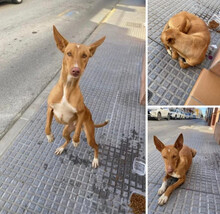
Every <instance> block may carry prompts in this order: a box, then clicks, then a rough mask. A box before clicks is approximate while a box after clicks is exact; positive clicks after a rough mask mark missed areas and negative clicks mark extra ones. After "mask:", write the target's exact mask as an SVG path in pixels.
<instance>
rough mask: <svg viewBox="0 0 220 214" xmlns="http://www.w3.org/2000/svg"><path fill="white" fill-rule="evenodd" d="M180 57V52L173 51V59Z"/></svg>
mask: <svg viewBox="0 0 220 214" xmlns="http://www.w3.org/2000/svg"><path fill="white" fill-rule="evenodd" d="M178 57H179V54H178V53H177V52H176V51H174V50H173V51H172V58H173V59H178Z"/></svg>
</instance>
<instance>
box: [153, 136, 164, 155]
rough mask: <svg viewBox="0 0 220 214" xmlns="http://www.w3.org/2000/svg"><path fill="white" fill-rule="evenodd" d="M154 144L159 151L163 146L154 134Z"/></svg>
mask: <svg viewBox="0 0 220 214" xmlns="http://www.w3.org/2000/svg"><path fill="white" fill-rule="evenodd" d="M154 144H155V146H156V148H157V150H159V151H160V152H161V151H162V150H163V149H164V148H165V145H164V144H163V143H162V142H161V141H160V140H159V139H158V138H157V137H156V136H154Z"/></svg>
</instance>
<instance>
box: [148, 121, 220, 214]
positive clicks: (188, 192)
mask: <svg viewBox="0 0 220 214" xmlns="http://www.w3.org/2000/svg"><path fill="white" fill-rule="evenodd" d="M196 121H197V122H195V124H190V123H189V125H183V126H181V125H180V126H179V125H178V126H177V128H176V130H175V131H174V130H171V131H169V130H167V134H162V135H158V134H156V133H155V132H156V130H152V131H151V133H150V135H151V138H150V139H149V148H150V149H149V150H150V151H151V152H150V153H149V156H148V160H149V162H148V163H149V167H148V182H149V183H148V192H149V196H148V202H149V204H148V206H149V214H150V213H152V214H153V213H157V214H160V213H161V214H162V213H166V214H179V213H180V214H188V213H192V214H194V213H204V214H207V213H209V214H215V213H220V146H219V145H218V144H217V143H216V142H215V140H214V136H213V131H212V130H210V129H209V127H208V126H207V125H206V123H205V122H204V121H202V120H196ZM162 122H163V121H162ZM159 126H160V124H158V126H157V127H159ZM149 128H151V127H149ZM170 132H172V133H170ZM181 132H182V133H183V136H184V143H185V144H187V145H188V146H190V147H192V148H195V149H196V150H197V154H196V156H195V158H194V159H193V163H192V166H191V168H190V170H189V172H188V173H187V177H186V182H185V183H184V184H183V185H182V186H180V187H178V188H177V189H176V190H174V192H173V193H172V194H171V196H170V198H169V200H168V202H167V204H165V205H163V206H159V205H158V204H157V203H158V198H159V196H158V195H157V191H158V189H159V188H160V186H161V184H162V179H163V177H164V175H165V172H164V163H163V160H162V157H161V154H160V153H159V151H157V150H156V148H155V146H154V145H153V138H152V135H154V134H156V135H157V137H158V138H159V139H161V140H162V141H163V142H164V143H165V144H173V143H174V142H175V140H176V138H177V137H178V135H179V134H180V133H181ZM152 147H154V149H152Z"/></svg>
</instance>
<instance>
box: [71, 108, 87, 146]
mask: <svg viewBox="0 0 220 214" xmlns="http://www.w3.org/2000/svg"><path fill="white" fill-rule="evenodd" d="M77 116H78V119H77V123H76V129H75V132H74V135H73V146H74V147H77V146H78V145H79V139H80V133H81V129H82V124H83V121H84V116H85V113H84V112H81V113H78V114H77Z"/></svg>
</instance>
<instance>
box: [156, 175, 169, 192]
mask: <svg viewBox="0 0 220 214" xmlns="http://www.w3.org/2000/svg"><path fill="white" fill-rule="evenodd" d="M169 178H170V176H169V175H168V174H166V176H165V177H164V178H163V183H162V185H161V187H160V189H159V190H158V195H162V194H163V193H164V192H165V191H166V188H167V180H168V179H169Z"/></svg>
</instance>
